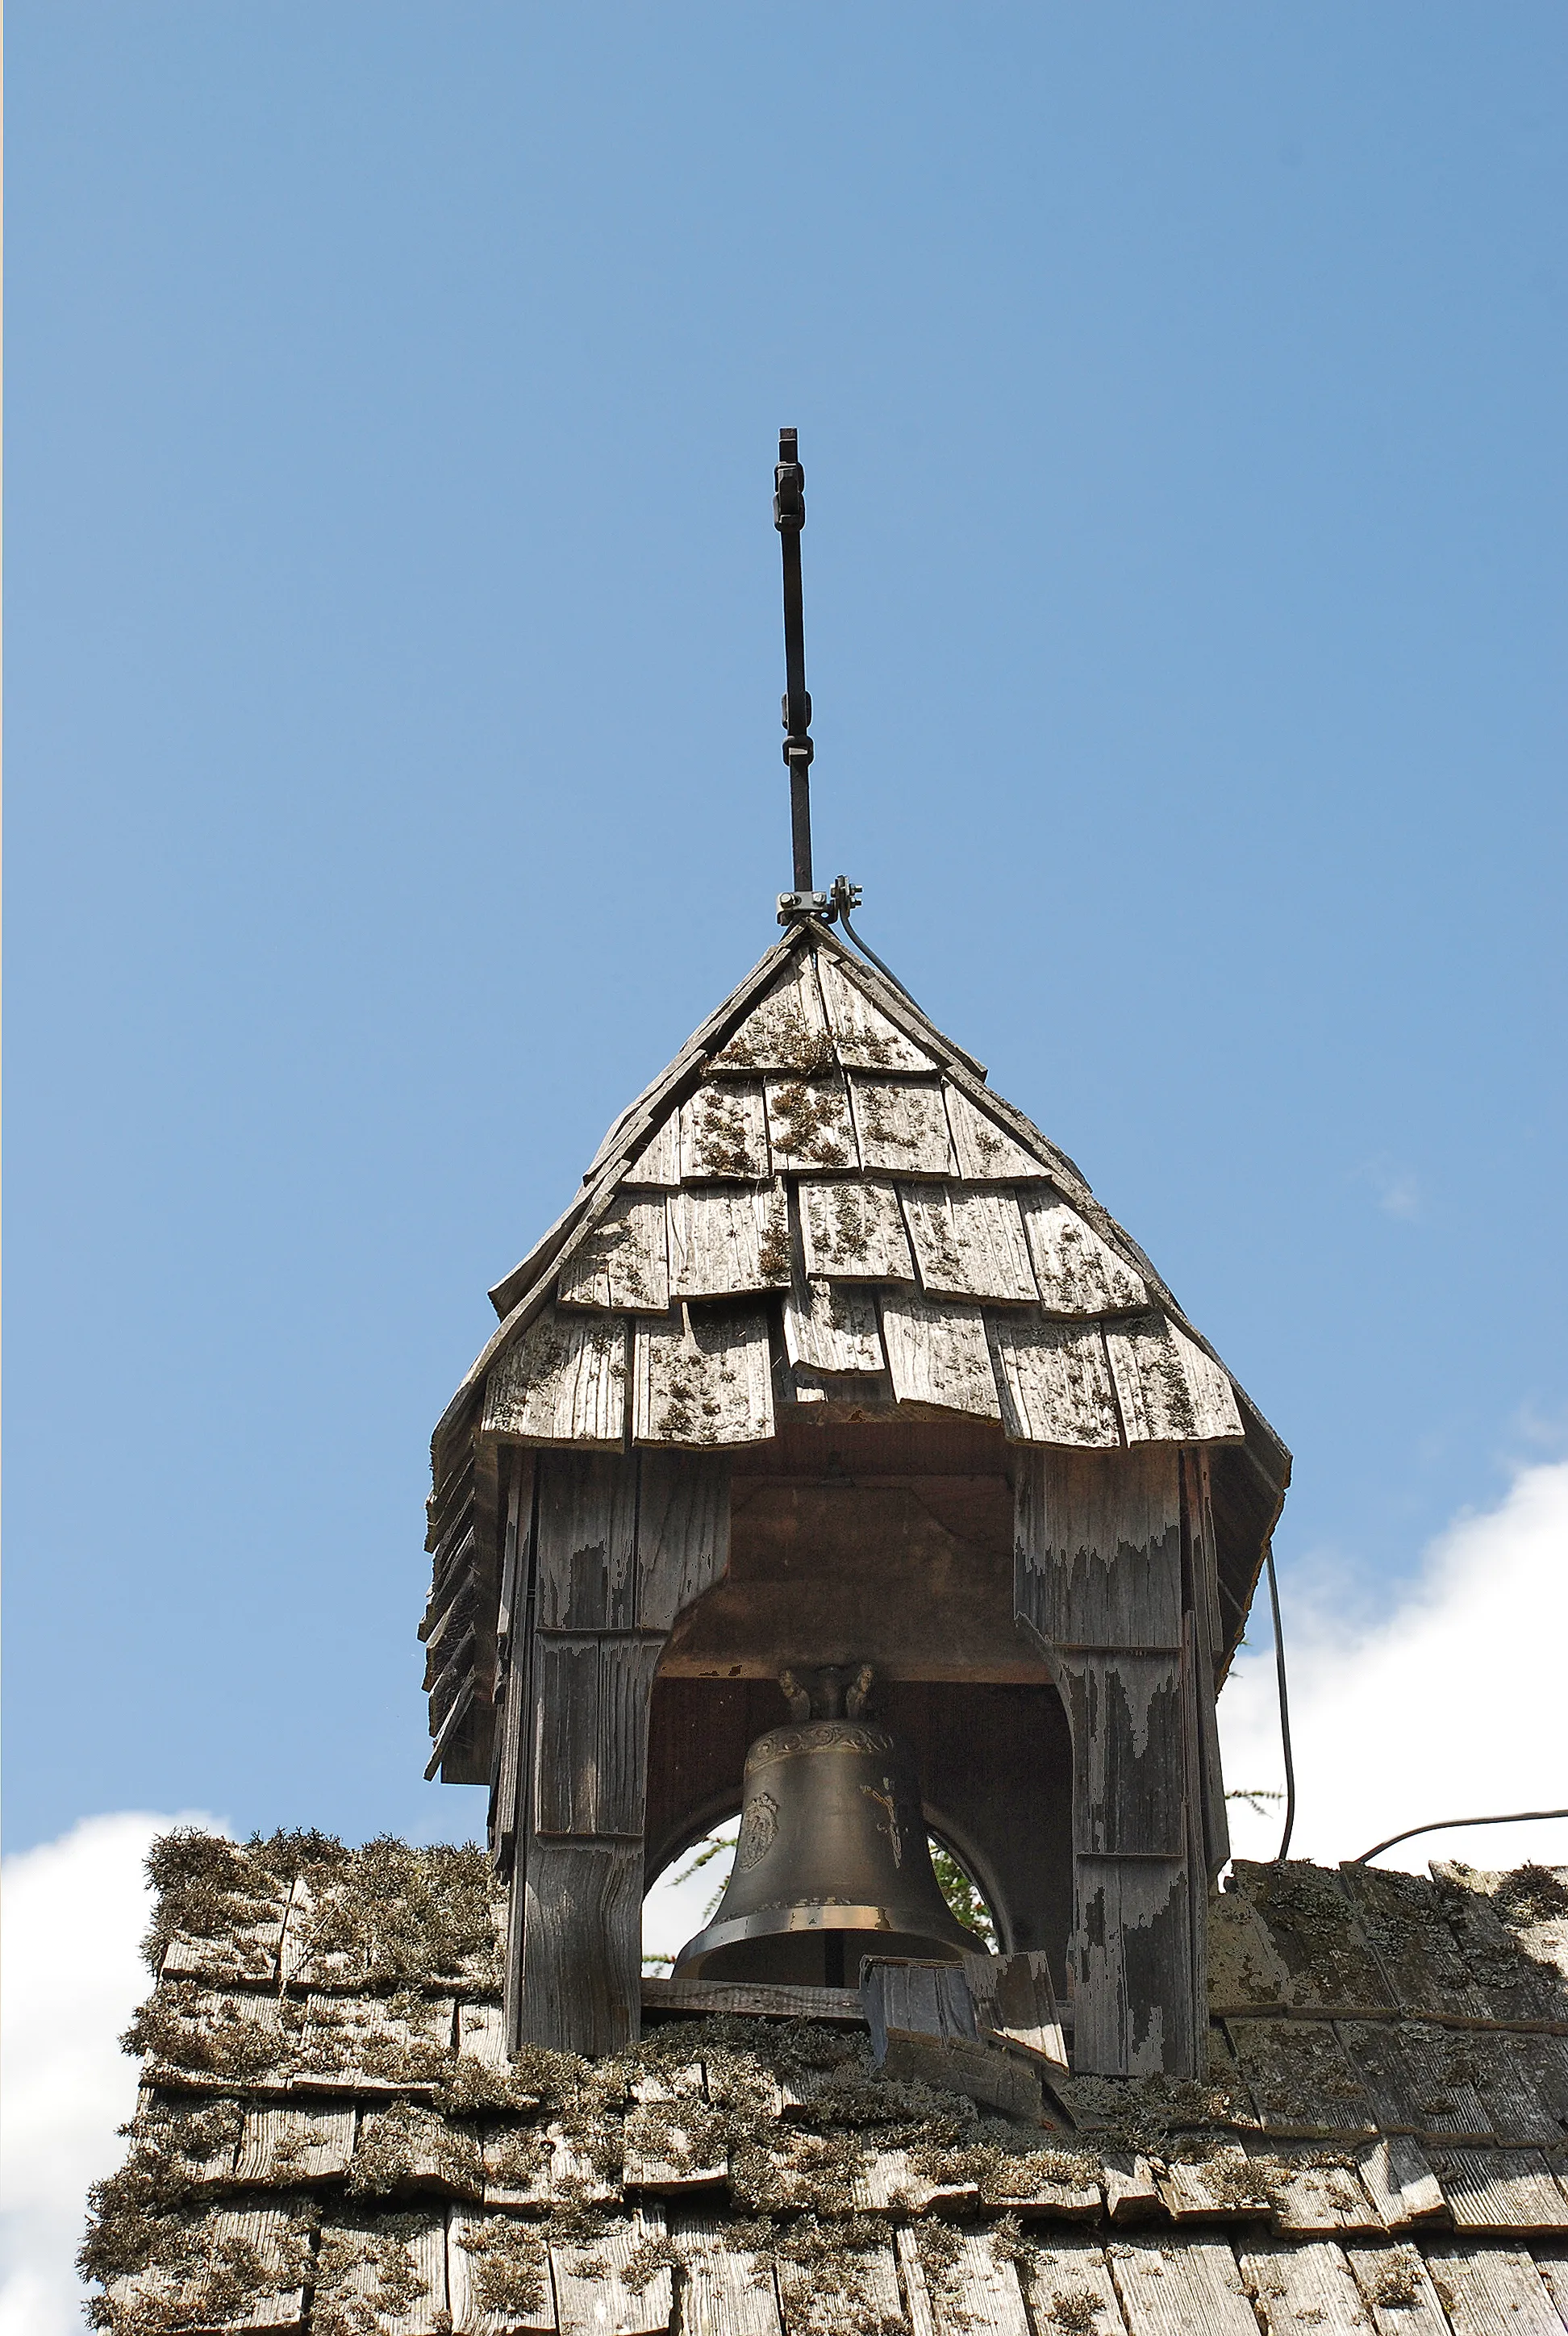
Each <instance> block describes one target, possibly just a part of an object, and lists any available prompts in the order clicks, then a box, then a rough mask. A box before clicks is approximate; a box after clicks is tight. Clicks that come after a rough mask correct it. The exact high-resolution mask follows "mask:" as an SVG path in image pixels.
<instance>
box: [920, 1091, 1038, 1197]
mask: <svg viewBox="0 0 1568 2336" xmlns="http://www.w3.org/2000/svg"><path fill="white" fill-rule="evenodd" d="M942 1099H943V1101H944V1103H945V1104H946V1105H947V1113H948V1129H949V1133H950V1135H951V1137H952V1143H953V1158H954V1161H955V1162H956V1163H957V1166H958V1172H959V1175H960V1176H965V1177H969V1178H970V1179H972V1180H973V1181H974V1182H975V1183H985V1184H993V1183H1003V1184H1011V1183H1020V1182H1025V1183H1027V1182H1032V1181H1033V1180H1034V1179H1035V1178H1037V1177H1040V1176H1044V1175H1045V1174H1046V1173H1047V1168H1046V1164H1045V1163H1044V1162H1043V1161H1042V1160H1041V1159H1040V1157H1039V1155H1038V1154H1037V1153H1033V1152H1027V1151H1026V1150H1025V1148H1024V1146H1023V1145H1022V1144H1019V1143H1018V1140H1017V1139H1016V1137H1014V1136H1011V1135H1009V1134H1007V1133H1006V1131H1005V1130H1004V1129H1003V1128H1002V1127H1001V1126H999V1125H998V1123H997V1121H996V1120H994V1119H993V1118H991V1116H990V1114H989V1113H988V1112H983V1111H979V1110H977V1109H976V1107H975V1105H973V1104H972V1103H971V1102H970V1101H969V1096H968V1095H965V1094H964V1092H963V1090H962V1088H961V1087H956V1086H954V1085H952V1084H951V1082H950V1081H949V1082H947V1083H945V1084H944V1085H943V1089H942Z"/></svg>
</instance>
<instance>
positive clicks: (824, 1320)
mask: <svg viewBox="0 0 1568 2336" xmlns="http://www.w3.org/2000/svg"><path fill="white" fill-rule="evenodd" d="M784 1352H785V1353H786V1354H787V1355H788V1357H789V1358H790V1361H791V1362H792V1363H799V1364H802V1365H803V1366H804V1367H805V1368H806V1369H807V1370H813V1371H834V1372H841V1373H842V1372H845V1371H852V1372H853V1371H862V1372H863V1371H881V1370H884V1369H885V1368H887V1365H886V1358H885V1357H884V1355H883V1353H882V1341H881V1332H880V1330H879V1329H877V1307H876V1299H874V1298H873V1297H872V1293H871V1291H870V1290H865V1289H862V1288H859V1287H857V1286H856V1284H855V1283H853V1282H844V1281H827V1280H810V1281H797V1282H796V1283H795V1285H794V1289H793V1290H791V1291H790V1293H789V1295H788V1296H787V1297H786V1298H785V1299H784Z"/></svg>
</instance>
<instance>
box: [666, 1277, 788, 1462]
mask: <svg viewBox="0 0 1568 2336" xmlns="http://www.w3.org/2000/svg"><path fill="white" fill-rule="evenodd" d="M635 1387H636V1394H635V1402H634V1406H633V1422H632V1433H633V1435H634V1436H635V1437H636V1439H637V1441H638V1444H675V1445H683V1446H686V1447H687V1448H691V1449H696V1450H701V1449H703V1448H705V1447H707V1446H714V1445H726V1444H761V1443H765V1442H766V1440H767V1439H768V1437H769V1436H772V1435H773V1433H774V1407H773V1366H772V1361H771V1358H770V1357H769V1353H768V1333H767V1316H766V1314H765V1312H764V1310H763V1309H762V1308H761V1307H760V1306H757V1307H731V1308H726V1309H722V1310H721V1309H717V1308H716V1309H713V1311H712V1312H708V1311H706V1309H705V1310H704V1311H703V1312H702V1313H701V1314H696V1315H694V1314H693V1313H692V1312H691V1311H690V1309H682V1319H680V1320H679V1321H678V1322H675V1323H671V1324H669V1325H668V1326H666V1325H665V1324H663V1323H659V1324H657V1326H656V1325H654V1324H651V1323H648V1322H639V1323H638V1327H637V1360H636V1367H635Z"/></svg>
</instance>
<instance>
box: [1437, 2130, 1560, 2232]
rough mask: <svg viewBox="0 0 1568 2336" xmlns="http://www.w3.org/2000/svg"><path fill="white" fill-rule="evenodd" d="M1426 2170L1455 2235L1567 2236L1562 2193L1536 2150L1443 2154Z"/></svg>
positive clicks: (1448, 2152) (1449, 2150)
mask: <svg viewBox="0 0 1568 2336" xmlns="http://www.w3.org/2000/svg"><path fill="white" fill-rule="evenodd" d="M1432 2164H1433V2166H1434V2168H1435V2170H1436V2172H1437V2179H1438V2181H1439V2182H1440V2183H1441V2184H1442V2185H1443V2195H1444V2198H1445V2199H1446V2202H1447V2206H1448V2212H1449V2213H1450V2214H1452V2215H1453V2217H1454V2227H1455V2229H1456V2230H1459V2231H1470V2232H1474V2233H1475V2234H1481V2233H1483V2232H1491V2233H1493V2234H1497V2235H1499V2236H1501V2235H1505V2234H1508V2233H1511V2232H1514V2231H1520V2232H1524V2231H1538V2232H1539V2233H1541V2234H1542V2235H1543V2236H1546V2235H1547V2234H1556V2233H1561V2232H1564V2231H1568V2192H1564V2191H1563V2187H1562V2185H1560V2184H1559V2183H1556V2182H1554V2181H1553V2178H1552V2173H1551V2169H1550V2167H1549V2166H1548V2165H1547V2163H1546V2160H1545V2158H1544V2156H1542V2154H1541V2152H1540V2151H1539V2150H1538V2149H1445V2150H1440V2151H1437V2152H1435V2153H1434V2155H1433V2159H1432Z"/></svg>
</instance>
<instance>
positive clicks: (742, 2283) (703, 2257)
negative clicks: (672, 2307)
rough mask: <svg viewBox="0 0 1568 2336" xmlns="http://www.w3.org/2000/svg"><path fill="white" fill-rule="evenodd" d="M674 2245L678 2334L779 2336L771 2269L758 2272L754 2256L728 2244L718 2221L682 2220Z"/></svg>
mask: <svg viewBox="0 0 1568 2336" xmlns="http://www.w3.org/2000/svg"><path fill="white" fill-rule="evenodd" d="M679 2246H680V2252H681V2254H682V2256H683V2258H684V2259H685V2263H686V2276H685V2278H684V2280H683V2281H682V2282H681V2298H680V2325H681V2336H782V2331H783V2324H784V2323H783V2322H782V2321H781V2320H780V2318H779V2308H778V2297H777V2295H776V2293H775V2292H774V2280H773V2273H772V2272H771V2271H769V2270H768V2269H767V2268H766V2267H764V2268H763V2270H762V2272H761V2274H760V2276H759V2273H758V2267H757V2259H756V2256H755V2254H753V2253H749V2252H748V2251H746V2250H745V2249H742V2248H739V2247H734V2246H731V2245H730V2244H728V2243H727V2239H726V2229H725V2225H724V2224H723V2223H718V2222H706V2221H705V2222H688V2223H687V2224H684V2225H683V2227H682V2230H681V2234H680V2239H679Z"/></svg>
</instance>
